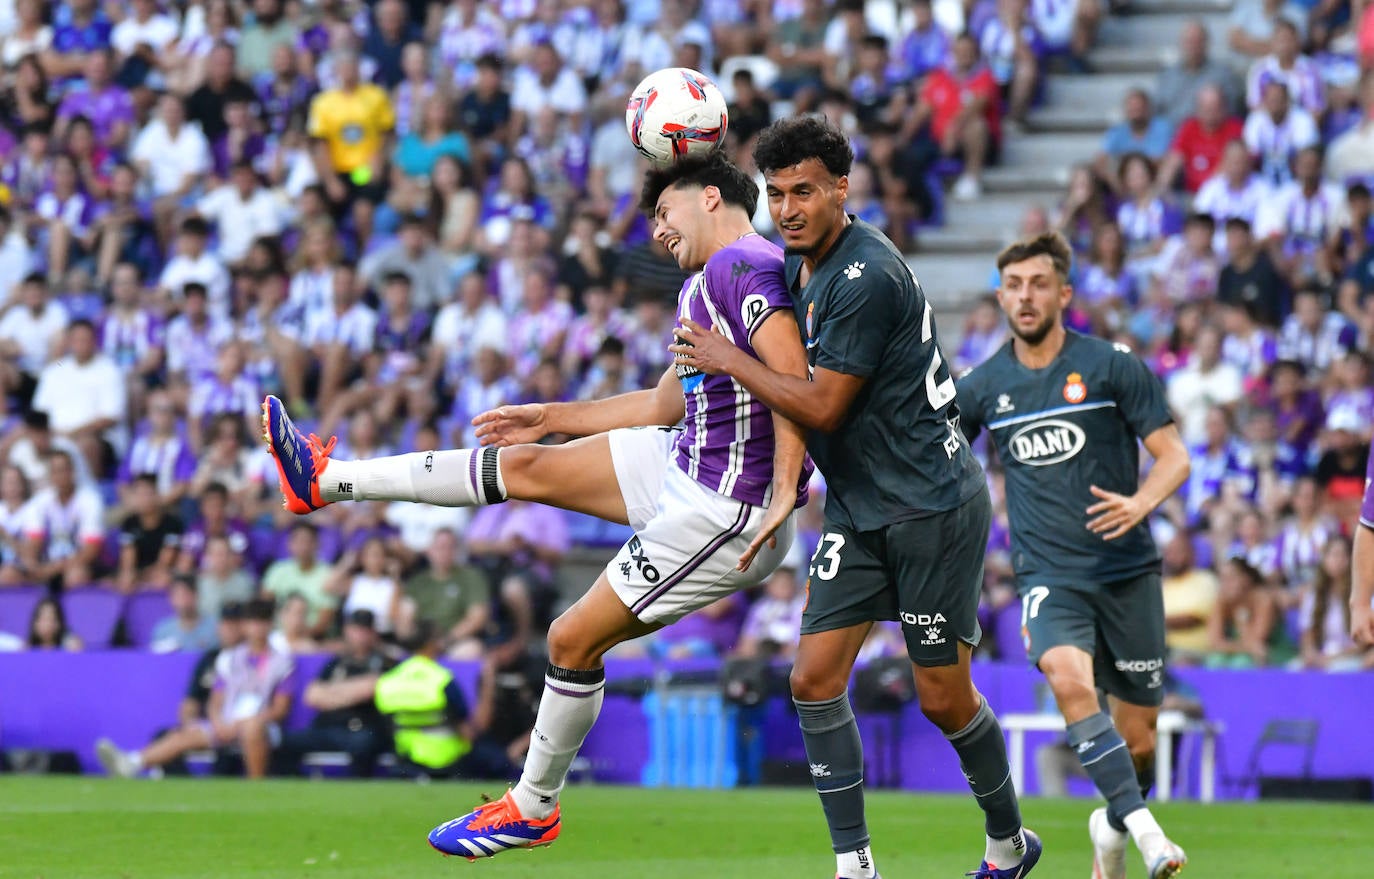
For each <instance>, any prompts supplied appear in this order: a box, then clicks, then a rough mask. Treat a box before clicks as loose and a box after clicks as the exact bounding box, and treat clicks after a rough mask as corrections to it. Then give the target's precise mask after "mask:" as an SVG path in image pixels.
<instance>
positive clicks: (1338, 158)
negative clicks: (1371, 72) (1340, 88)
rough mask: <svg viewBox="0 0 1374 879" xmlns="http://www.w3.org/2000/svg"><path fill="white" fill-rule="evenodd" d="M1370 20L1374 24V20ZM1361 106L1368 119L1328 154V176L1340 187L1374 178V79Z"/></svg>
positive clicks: (1365, 88)
mask: <svg viewBox="0 0 1374 879" xmlns="http://www.w3.org/2000/svg"><path fill="white" fill-rule="evenodd" d="M1370 20H1371V21H1374V17H1371V18H1370ZM1360 105H1361V106H1362V107H1363V108H1364V118H1363V119H1362V120H1361V121H1360V122H1359V124H1358V125H1356V126H1355V127H1354V128H1352V129H1350V130H1349V131H1347V132H1346V133H1345V134H1342V135H1341V136H1340V137H1338V138H1336V140H1335V141H1333V142H1332V144H1331V149H1330V150H1329V151H1328V152H1327V154H1326V176H1327V178H1329V179H1331V180H1335V181H1336V182H1338V183H1341V182H1344V183H1349V182H1351V181H1352V180H1354V179H1356V178H1364V179H1368V178H1370V177H1374V76H1365V77H1364V81H1363V84H1362V85H1361V86H1360Z"/></svg>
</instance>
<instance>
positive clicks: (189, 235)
mask: <svg viewBox="0 0 1374 879" xmlns="http://www.w3.org/2000/svg"><path fill="white" fill-rule="evenodd" d="M209 242H210V224H209V223H207V222H206V221H205V219H204V218H202V217H198V216H192V217H187V218H186V219H184V220H182V221H181V225H180V226H179V227H178V231H177V240H176V253H175V254H174V255H173V256H172V258H171V259H169V260H168V261H167V265H166V266H165V267H164V268H163V270H162V275H161V276H160V277H159V278H158V281H157V286H158V290H159V292H160V293H161V294H162V296H164V297H166V298H167V299H169V300H170V302H171V303H172V304H173V305H175V304H177V302H178V299H180V300H182V301H181V302H180V304H181V305H182V306H183V308H185V304H186V303H185V301H184V300H185V298H186V295H187V288H188V287H189V286H190V285H191V284H200V285H201V286H203V287H204V288H205V294H206V306H207V308H208V310H209V313H210V315H211V317H212V318H213V319H214V320H215V321H217V322H219V321H224V320H225V319H226V318H228V317H229V311H230V302H229V282H230V277H229V271H228V269H226V268H225V266H224V264H223V263H222V262H220V260H219V258H218V257H217V256H215V254H213V253H212V252H210V248H209ZM210 355H211V356H212V355H213V352H210Z"/></svg>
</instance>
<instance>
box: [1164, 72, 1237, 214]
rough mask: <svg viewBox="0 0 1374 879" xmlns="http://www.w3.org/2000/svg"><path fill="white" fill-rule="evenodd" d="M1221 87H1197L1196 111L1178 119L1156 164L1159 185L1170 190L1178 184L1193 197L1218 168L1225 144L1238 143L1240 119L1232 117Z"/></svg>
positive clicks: (1208, 85) (1210, 85)
mask: <svg viewBox="0 0 1374 879" xmlns="http://www.w3.org/2000/svg"><path fill="white" fill-rule="evenodd" d="M1229 107H1230V104H1228V103H1227V101H1226V99H1225V97H1224V95H1223V93H1222V91H1221V88H1220V87H1219V86H1216V85H1213V84H1206V85H1203V86H1201V87H1200V88H1198V90H1197V99H1196V111H1195V112H1194V114H1193V115H1192V116H1189V117H1188V118H1186V119H1183V120H1181V123H1180V125H1179V128H1178V132H1177V133H1176V134H1175V135H1174V141H1173V143H1172V144H1171V145H1170V147H1169V152H1168V155H1166V156H1165V158H1164V161H1163V163H1161V165H1160V172H1159V175H1160V183H1161V185H1166V186H1170V187H1173V186H1174V185H1176V184H1177V183H1178V181H1179V174H1180V172H1182V183H1183V189H1184V191H1185V192H1188V193H1193V194H1196V193H1197V192H1198V190H1200V189H1201V188H1202V184H1204V183H1206V182H1207V180H1208V178H1210V177H1211V176H1212V175H1213V174H1215V173H1216V172H1217V170H1218V169H1219V168H1220V165H1221V158H1222V154H1223V153H1224V152H1225V150H1226V145H1227V144H1229V143H1230V142H1231V141H1233V140H1241V139H1242V137H1243V134H1244V129H1243V127H1242V123H1241V120H1240V119H1239V118H1238V117H1236V116H1234V115H1232V113H1231V112H1230V109H1229Z"/></svg>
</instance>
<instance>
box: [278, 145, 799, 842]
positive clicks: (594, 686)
mask: <svg viewBox="0 0 1374 879" xmlns="http://www.w3.org/2000/svg"><path fill="white" fill-rule="evenodd" d="M757 202H758V187H757V185H756V184H755V183H754V182H753V180H751V179H750V178H749V176H748V175H746V174H745V173H744V172H743V171H741V170H740V169H739V168H737V167H735V166H734V165H732V164H730V162H729V161H728V160H726V159H725V158H724V157H722V156H720V155H719V154H713V155H712V156H710V157H708V158H704V159H692V160H682V161H679V162H677V163H675V164H673V165H671V166H668V167H664V168H659V169H654V170H651V171H649V172H648V174H647V175H646V177H645V181H644V188H643V192H642V196H641V201H640V206H641V208H642V209H643V210H645V212H646V213H650V214H652V216H653V225H654V237H655V238H656V239H657V240H658V241H659V242H660V243H662V244H663V245H664V246H665V247H666V248H667V249H668V251H669V252H670V253H671V254H673V256H675V257H676V258H677V261H678V265H680V266H682V267H683V268H686V269H693V270H695V271H696V274H694V275H692V277H691V278H689V279H688V280H687V282H686V284H684V286H683V288H682V292H681V293H680V294H679V300H678V314H679V317H680V318H690V319H692V320H694V321H696V322H698V323H700V324H703V325H708V326H710V325H714V326H715V327H717V328H718V329H719V330H720V331H721V332H722V333H725V334H726V335H727V336H729V337H730V338H731V339H732V340H734V342H735V343H736V344H737V345H739V346H741V347H743V348H744V349H745V350H747V351H748V352H749V353H750V354H751V355H753V356H755V357H757V358H759V359H760V360H761V361H762V362H764V363H766V364H768V366H769V367H770V368H771V369H774V370H777V371H779V372H783V373H786V374H789V375H793V376H798V377H802V376H805V375H806V354H805V351H804V350H803V348H802V344H801V337H800V334H799V332H798V329H797V323H796V320H795V319H794V318H793V317H792V313H791V308H792V300H791V298H790V296H789V295H788V292H787V286H786V283H785V281H784V280H783V258H782V251H781V250H780V249H779V248H778V247H777V246H775V245H773V244H772V243H770V242H768V241H767V240H766V239H764V238H762V237H760V236H759V235H757V234H755V232H754V230H753V227H752V226H751V225H750V217H752V216H753V213H754V209H755V207H756V205H757ZM473 423H474V424H476V425H477V436H478V437H479V438H480V440H481V443H482V446H483V447H482V448H480V449H457V450H449V451H434V452H418V453H413V454H409V455H400V456H396V457H390V458H377V459H373V460H367V461H338V460H333V459H331V458H330V457H329V452H330V450H331V449H332V446H333V442H334V441H333V440H332V439H331V440H330V441H329V443H323V442H321V441H320V439H319V438H318V437H316V436H313V435H311V436H309V437H307V436H303V435H302V434H301V433H300V432H299V431H298V430H297V429H296V427H295V425H293V424H292V422H291V420H290V418H289V417H288V416H287V414H286V411H285V409H284V407H283V406H282V404H281V401H280V400H278V399H276V398H275V397H268V398H267V399H266V400H265V401H264V403H263V428H264V432H265V434H266V436H265V439H266V440H267V443H268V447H269V449H270V450H271V452H272V455H273V457H274V458H275V459H276V461H277V468H278V472H279V476H280V482H281V488H282V493H283V494H284V495H285V498H286V507H287V509H289V510H292V511H293V512H296V513H308V512H310V511H311V510H315V509H318V508H320V507H321V506H324V505H326V504H329V503H333V502H336V501H343V500H359V501H362V500H402V501H415V502H420V503H429V504H436V505H440V506H475V505H485V504H492V503H500V502H501V501H503V500H506V499H508V498H520V499H524V500H530V501H538V502H541V503H545V504H550V505H552V506H556V507H562V508H564V509H568V510H576V511H579V512H583V513H589V514H591V515H594V516H599V517H601V518H603V519H608V520H611V521H615V522H621V523H628V524H629V525H631V526H632V527H633V528H634V529H635V535H634V536H633V537H632V538H631V539H630V540H629V542H628V543H626V544H625V546H624V547H623V548H622V549H621V550H620V552H619V554H617V555H616V557H615V558H614V559H613V560H612V561H611V562H610V563H609V564H608V565H607V566H606V568H605V570H604V571H602V573H601V575H600V576H599V577H598V578H597V580H596V583H595V584H594V585H593V586H592V587H591V589H589V590H588V591H587V593H586V594H585V595H583V596H582V598H581V599H579V600H578V601H577V603H576V604H574V605H573V606H572V607H571V608H569V609H568V610H567V611H566V612H564V613H563V615H562V616H560V617H559V618H558V619H557V620H555V621H554V622H553V625H551V626H550V627H549V637H548V647H549V666H548V670H547V674H546V676H545V689H544V695H543V698H542V699H541V701H540V703H539V715H538V719H537V721H536V723H535V729H534V733H533V736H532V737H531V743H530V751H529V756H528V757H527V758H526V761H525V767H524V772H523V774H522V775H521V778H520V781H519V782H518V783H517V784H516V786H515V787H514V788H512V789H511V790H509V791H508V792H507V793H506V795H505V796H504V797H502V798H501V799H500V800H497V801H495V802H492V803H488V804H486V805H484V806H481V807H479V808H477V809H476V810H474V811H473V812H470V813H468V814H466V815H463V816H462V817H460V818H456V819H454V820H452V821H449V822H447V823H445V824H442V825H440V826H439V827H436V828H435V829H434V830H433V831H432V832H431V833H430V835H429V841H430V844H431V845H433V846H434V847H435V848H436V849H438V850H439V851H441V852H444V853H445V854H452V855H461V856H464V857H467V858H469V859H470V860H471V859H476V858H479V857H490V856H491V855H494V854H497V853H499V852H502V851H505V850H506V849H510V848H528V847H530V846H537V845H548V844H549V843H551V842H553V841H554V839H556V838H557V837H558V834H559V832H560V829H561V824H560V810H559V804H558V794H559V791H560V790H561V789H562V788H563V784H564V781H565V779H566V777H567V773H568V767H569V766H570V765H571V763H572V760H573V758H574V756H576V754H577V751H578V749H579V748H580V747H581V745H582V742H583V740H584V739H585V738H586V736H587V733H588V732H589V731H590V730H591V728H592V724H593V723H594V722H595V721H596V717H597V714H598V712H599V711H600V709H601V702H602V695H603V689H604V685H605V669H604V667H603V665H602V656H603V655H604V654H605V652H606V651H607V650H609V649H610V648H611V647H613V646H614V645H616V644H619V643H621V642H623V641H627V640H630V639H632V638H638V637H640V636H642V635H647V634H649V633H650V632H653V631H655V630H657V629H659V628H662V627H663V626H665V625H668V624H669V623H672V622H673V621H675V620H678V619H681V618H682V617H684V616H686V615H687V614H688V613H690V612H691V611H693V610H695V609H697V608H700V607H704V606H705V605H707V604H710V603H712V602H713V601H715V600H717V599H718V598H721V597H722V596H725V595H727V594H729V593H732V592H735V591H737V590H740V589H744V588H747V587H749V586H752V585H755V584H757V583H759V582H760V581H762V580H763V579H764V578H766V577H767V576H768V575H769V574H771V573H772V572H773V570H774V569H775V568H776V567H777V566H778V564H779V563H780V562H781V561H782V559H783V558H784V556H785V555H786V553H787V550H788V548H789V546H790V544H791V542H792V538H793V535H794V531H795V528H794V523H793V521H792V511H793V509H794V508H795V507H796V506H797V505H799V504H801V503H804V502H805V493H804V492H805V485H806V481H807V479H808V478H809V476H810V471H811V465H810V461H809V460H808V459H807V458H806V455H805V451H804V438H803V436H802V433H801V431H800V429H798V428H797V427H796V426H795V425H793V424H792V423H791V422H789V421H787V420H786V419H783V418H781V417H779V416H775V415H773V414H772V413H771V412H769V410H768V409H766V408H765V407H764V406H762V405H761V404H760V403H758V402H757V401H756V400H755V399H754V398H753V396H752V395H750V394H749V393H748V392H747V391H745V390H744V389H743V388H741V387H740V386H739V384H738V383H736V382H734V381H733V380H732V379H730V378H728V377H720V376H706V375H703V374H702V373H700V372H698V371H697V370H695V369H691V368H687V367H682V366H678V367H672V368H670V369H668V370H667V371H666V372H665V373H664V374H663V377H662V378H661V379H660V380H659V383H658V386H657V387H655V388H652V389H648V390H643V391H635V392H633V393H628V394H622V395H619V396H616V397H611V398H609V399H605V400H596V401H586V402H576V403H536V404H528V405H523V406H501V407H499V408H497V409H495V410H493V411H490V412H485V413H482V414H481V415H478V416H477V417H476V418H475V419H473ZM678 424H682V427H676V426H675V425H678ZM552 433H564V434H571V435H574V436H579V437H582V438H581V439H577V440H574V441H573V442H570V443H567V444H566V445H560V446H544V445H535V444H534V443H536V442H537V441H538V440H540V439H541V438H543V437H544V436H546V435H548V434H552Z"/></svg>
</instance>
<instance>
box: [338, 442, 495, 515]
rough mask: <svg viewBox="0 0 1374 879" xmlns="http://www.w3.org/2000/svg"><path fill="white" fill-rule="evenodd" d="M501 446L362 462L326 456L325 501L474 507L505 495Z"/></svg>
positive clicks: (447, 450) (414, 453) (421, 453)
mask: <svg viewBox="0 0 1374 879" xmlns="http://www.w3.org/2000/svg"><path fill="white" fill-rule="evenodd" d="M500 460H501V456H500V450H499V449H495V448H491V447H488V448H485V449H446V450H443V451H437V452H411V453H410V454H408V455H393V456H392V457H389V458H370V459H367V460H363V461H339V460H334V459H331V460H330V462H329V464H328V465H327V466H326V467H325V468H324V472H323V473H321V474H320V496H321V497H322V498H324V499H325V500H327V501H414V502H416V503H422V504H433V505H435V506H437V507H473V506H484V505H486V504H497V503H500V502H501V501H503V500H505V499H506V483H505V480H504V479H502V478H501V464H500Z"/></svg>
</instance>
